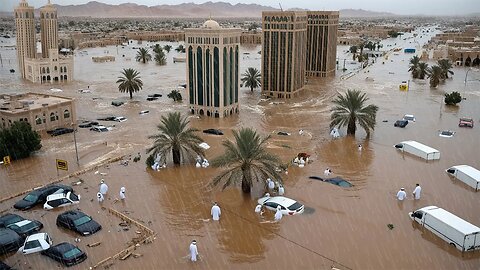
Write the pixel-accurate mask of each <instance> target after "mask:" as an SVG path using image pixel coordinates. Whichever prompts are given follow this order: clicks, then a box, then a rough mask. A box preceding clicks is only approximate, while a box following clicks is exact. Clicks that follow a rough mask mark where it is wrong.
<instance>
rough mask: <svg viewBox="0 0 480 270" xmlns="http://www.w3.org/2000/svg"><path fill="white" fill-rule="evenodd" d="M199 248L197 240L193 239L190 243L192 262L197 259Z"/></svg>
mask: <svg viewBox="0 0 480 270" xmlns="http://www.w3.org/2000/svg"><path fill="white" fill-rule="evenodd" d="M197 256H198V250H197V241H195V240H193V241H192V243H191V244H190V260H191V261H192V262H196V261H197Z"/></svg>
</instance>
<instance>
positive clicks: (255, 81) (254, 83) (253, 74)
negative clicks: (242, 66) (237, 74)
mask: <svg viewBox="0 0 480 270" xmlns="http://www.w3.org/2000/svg"><path fill="white" fill-rule="evenodd" d="M261 78H262V75H261V74H260V71H258V69H256V68H252V67H249V68H248V69H247V70H246V71H245V73H243V74H242V79H241V81H242V83H243V85H244V86H245V87H250V91H252V92H253V89H254V88H257V87H260V85H261V82H260V80H261Z"/></svg>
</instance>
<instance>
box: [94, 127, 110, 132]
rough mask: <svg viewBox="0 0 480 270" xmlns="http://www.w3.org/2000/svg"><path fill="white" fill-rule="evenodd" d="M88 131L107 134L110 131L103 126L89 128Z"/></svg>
mask: <svg viewBox="0 0 480 270" xmlns="http://www.w3.org/2000/svg"><path fill="white" fill-rule="evenodd" d="M90 130H92V131H96V132H107V131H110V129H109V128H107V127H105V126H94V127H91V128H90Z"/></svg>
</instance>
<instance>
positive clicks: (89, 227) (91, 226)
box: [77, 220, 102, 234]
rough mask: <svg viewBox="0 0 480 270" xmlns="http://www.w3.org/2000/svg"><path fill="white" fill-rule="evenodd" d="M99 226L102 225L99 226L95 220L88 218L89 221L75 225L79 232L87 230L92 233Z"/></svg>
mask: <svg viewBox="0 0 480 270" xmlns="http://www.w3.org/2000/svg"><path fill="white" fill-rule="evenodd" d="M101 228H102V226H100V224H98V223H97V222H96V221H95V220H90V221H89V222H87V223H85V224H82V225H80V226H78V227H77V229H78V231H79V232H80V233H86V232H88V233H90V234H93V233H95V232H97V231H99V230H100V229H101Z"/></svg>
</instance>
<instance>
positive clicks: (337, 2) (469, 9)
mask: <svg viewBox="0 0 480 270" xmlns="http://www.w3.org/2000/svg"><path fill="white" fill-rule="evenodd" d="M27 1H28V2H29V3H30V5H33V6H34V7H36V8H37V7H40V6H43V5H44V4H45V3H47V1H48V0H27ZM51 1H52V3H54V4H60V5H70V4H84V3H87V2H89V1H90V0H51ZM97 1H98V2H103V3H108V4H121V3H127V2H130V3H136V4H139V5H147V6H155V5H161V4H170V5H172V4H179V3H183V2H194V3H204V2H207V1H205V0H187V1H182V0H97ZM222 1H223V2H229V3H232V4H237V3H245V4H248V3H257V4H262V5H267V6H272V7H278V3H281V5H282V7H283V8H284V9H288V8H295V7H298V8H306V9H310V10H338V9H346V8H353V9H360V8H361V9H366V10H372V11H385V12H391V13H395V14H400V15H411V14H425V15H463V14H470V13H477V12H480V0H241V1H236V0H222ZM19 2H20V0H0V10H1V11H12V10H13V8H14V7H15V6H17V5H18V3H19ZM214 2H217V1H214ZM212 15H213V14H212Z"/></svg>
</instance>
